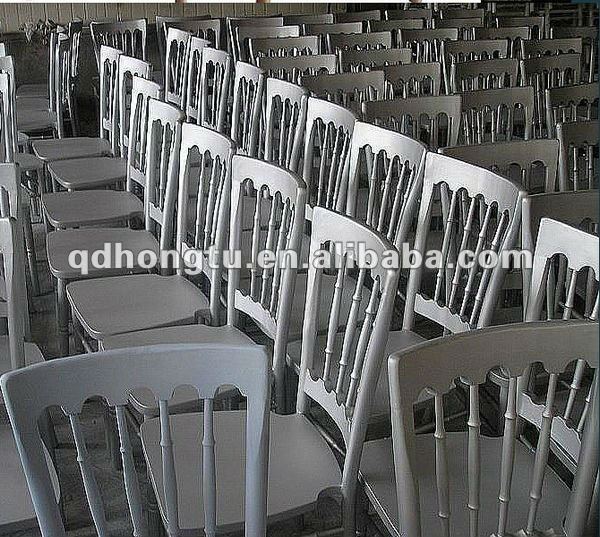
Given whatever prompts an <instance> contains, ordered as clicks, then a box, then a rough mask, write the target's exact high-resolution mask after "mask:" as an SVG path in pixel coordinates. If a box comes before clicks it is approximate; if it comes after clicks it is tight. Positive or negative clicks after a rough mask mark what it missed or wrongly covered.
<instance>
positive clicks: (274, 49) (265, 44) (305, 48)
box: [249, 35, 320, 65]
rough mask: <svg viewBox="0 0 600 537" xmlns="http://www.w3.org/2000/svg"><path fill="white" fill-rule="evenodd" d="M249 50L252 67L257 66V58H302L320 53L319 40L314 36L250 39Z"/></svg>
mask: <svg viewBox="0 0 600 537" xmlns="http://www.w3.org/2000/svg"><path fill="white" fill-rule="evenodd" d="M249 48H250V60H251V62H252V63H253V64H254V65H258V58H260V57H261V56H267V57H273V56H276V57H282V56H304V55H312V54H319V52H320V47H319V38H318V37H317V36H316V35H304V36H301V37H262V38H259V37H257V38H251V39H250V43H249Z"/></svg>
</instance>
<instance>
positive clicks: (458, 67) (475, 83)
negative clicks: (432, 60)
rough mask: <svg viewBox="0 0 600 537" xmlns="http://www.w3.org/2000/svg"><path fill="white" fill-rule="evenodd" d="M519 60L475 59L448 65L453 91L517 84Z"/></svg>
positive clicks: (506, 86) (495, 87) (508, 86)
mask: <svg viewBox="0 0 600 537" xmlns="http://www.w3.org/2000/svg"><path fill="white" fill-rule="evenodd" d="M518 76H519V62H518V60H515V59H512V58H500V59H492V60H475V61H467V62H460V63H453V64H452V65H451V66H450V88H451V90H452V91H453V92H455V93H456V92H459V91H473V90H479V89H497V88H510V87H514V86H516V85H517V84H518Z"/></svg>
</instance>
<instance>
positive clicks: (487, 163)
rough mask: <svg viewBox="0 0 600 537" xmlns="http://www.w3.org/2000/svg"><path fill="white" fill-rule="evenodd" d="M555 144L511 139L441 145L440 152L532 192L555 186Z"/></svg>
mask: <svg viewBox="0 0 600 537" xmlns="http://www.w3.org/2000/svg"><path fill="white" fill-rule="evenodd" d="M558 147H559V146H558V142H557V141H556V140H514V141H511V142H493V143H485V144H477V145H465V146H457V147H444V148H442V149H440V153H443V154H444V155H448V156H449V157H453V158H456V159H458V160H462V161H464V162H468V163H470V164H474V165H475V166H481V167H482V168H486V169H488V170H491V171H493V172H494V173H497V174H499V175H503V176H505V177H507V178H508V179H511V180H512V181H514V182H515V183H518V184H520V185H521V186H522V187H523V189H524V190H526V191H527V192H528V193H529V194H532V193H538V192H554V191H555V190H556V186H557V180H558Z"/></svg>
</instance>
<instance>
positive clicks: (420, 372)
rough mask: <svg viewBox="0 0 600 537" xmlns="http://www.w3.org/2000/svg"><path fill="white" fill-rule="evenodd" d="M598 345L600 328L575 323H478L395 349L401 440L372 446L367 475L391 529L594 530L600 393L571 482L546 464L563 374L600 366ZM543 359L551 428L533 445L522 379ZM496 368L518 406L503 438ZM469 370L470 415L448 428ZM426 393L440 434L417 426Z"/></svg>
mask: <svg viewBox="0 0 600 537" xmlns="http://www.w3.org/2000/svg"><path fill="white" fill-rule="evenodd" d="M597 349H598V327H597V325H595V324H594V323H588V322H585V321H565V322H557V323H546V322H543V323H524V324H515V325H506V326H499V327H493V328H486V329H483V330H475V331H472V332H469V333H465V334H458V335H453V336H450V337H446V338H439V339H436V340H434V341H431V342H428V343H426V344H423V345H420V346H419V347H416V348H414V349H410V350H409V349H407V350H406V351H404V352H402V353H397V354H395V355H393V356H392V357H391V358H390V361H389V364H388V369H389V382H390V398H391V405H392V406H391V409H392V439H389V438H388V439H385V440H380V441H374V442H367V443H365V445H364V449H363V458H362V463H361V471H360V473H361V478H362V480H363V481H364V483H365V490H366V493H367V495H368V496H369V498H370V500H371V502H372V504H373V505H374V507H375V509H376V511H377V512H378V514H379V515H380V517H381V518H382V520H383V522H384V524H385V526H386V528H387V529H388V531H389V532H390V533H391V534H392V535H396V536H399V535H411V536H417V537H418V536H421V535H423V536H424V535H436V534H439V533H440V532H441V533H443V534H445V535H457V536H459V535H460V536H464V535H471V536H474V535H504V534H508V532H510V533H511V534H516V535H519V534H525V532H527V533H528V534H536V533H539V534H541V533H546V532H547V533H548V534H553V533H558V532H560V533H561V534H563V532H564V535H569V536H571V535H584V534H585V533H584V529H585V526H586V524H587V520H588V513H589V512H590V502H591V500H592V495H593V490H594V482H595V481H596V475H597V471H598V434H597V433H598V431H597V412H598V411H597V399H596V398H594V405H593V406H594V407H596V408H591V409H590V418H591V419H590V420H589V422H588V423H589V426H588V427H587V428H586V431H585V433H584V435H585V438H584V441H583V445H582V455H581V457H580V463H579V468H578V472H577V474H576V477H575V481H574V483H573V487H572V489H571V490H569V487H567V485H566V484H565V483H564V482H563V481H562V480H561V479H560V478H559V476H558V475H557V474H556V473H555V472H554V471H553V470H552V468H549V467H548V453H549V445H550V442H549V440H550V431H551V427H550V426H549V425H550V422H551V417H552V413H553V410H552V405H553V402H554V396H555V389H556V385H557V380H558V375H559V374H560V373H561V372H562V371H563V370H564V368H565V367H566V366H567V364H568V363H569V362H570V361H572V360H573V359H576V358H582V359H584V360H585V361H586V362H587V363H588V364H590V365H591V366H592V367H597V366H598V357H597ZM538 361H539V362H542V364H543V365H544V367H545V368H546V370H547V371H548V372H549V380H548V381H546V382H545V384H544V386H543V388H542V389H543V390H544V391H543V394H542V395H541V397H542V400H544V401H545V403H544V404H545V409H546V410H545V413H544V416H545V417H544V419H543V423H544V425H543V428H542V430H541V432H540V435H539V439H538V441H537V446H536V448H535V450H534V452H532V451H531V450H530V449H529V447H527V446H525V445H523V444H522V443H521V442H520V441H519V440H518V439H517V435H516V430H517V425H518V414H517V409H518V403H517V378H518V376H519V375H520V374H521V373H523V372H524V371H525V370H526V368H527V367H528V366H529V365H530V364H531V363H533V362H538ZM497 365H502V366H504V367H505V368H506V370H507V371H509V376H510V380H509V386H510V388H509V396H508V406H507V410H506V414H505V416H504V431H503V435H502V436H501V437H488V436H484V429H483V426H482V420H481V418H480V403H479V385H481V384H483V383H485V381H486V378H487V374H488V372H489V371H490V370H491V369H493V368H494V367H496V366H497ZM459 378H460V379H462V381H463V382H466V383H467V385H468V396H467V401H468V402H467V409H468V420H466V427H465V426H464V424H463V425H462V427H461V429H460V430H459V431H456V432H454V431H453V432H450V431H449V430H446V427H445V425H444V423H445V417H446V416H445V412H444V404H443V402H442V398H443V395H444V394H445V393H447V392H448V390H449V387H450V386H452V385H453V383H454V382H455V381H456V380H457V379H459ZM423 392H425V393H426V394H427V395H428V396H429V397H433V399H434V402H435V405H434V406H435V432H434V434H431V433H429V434H417V430H416V427H415V423H414V417H413V403H415V402H416V401H417V400H418V398H419V396H420V395H421V394H422V393H423ZM592 417H593V418H592ZM463 423H464V422H463ZM592 509H594V507H592ZM590 514H591V513H590ZM592 516H593V515H592Z"/></svg>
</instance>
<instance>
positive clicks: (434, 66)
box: [381, 49, 443, 99]
mask: <svg viewBox="0 0 600 537" xmlns="http://www.w3.org/2000/svg"><path fill="white" fill-rule="evenodd" d="M400 50H408V49H400ZM381 69H382V70H383V72H384V74H385V80H386V82H387V85H388V93H387V98H388V99H393V98H396V97H401V98H406V97H418V96H426V95H430V96H436V95H439V94H440V90H441V88H442V86H443V84H442V64H440V63H438V62H431V63H425V62H422V63H410V64H407V65H385V66H384V67H382V68H381Z"/></svg>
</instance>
